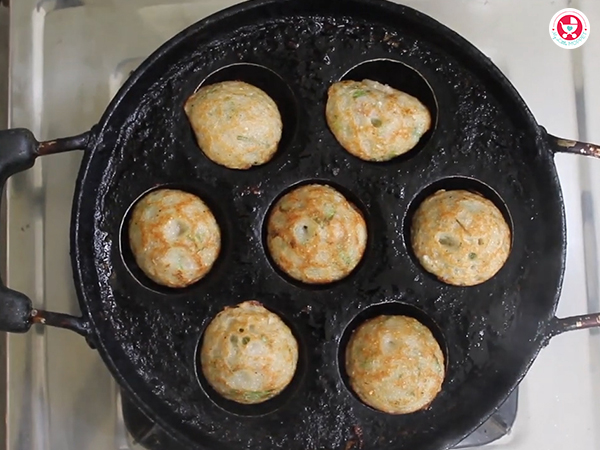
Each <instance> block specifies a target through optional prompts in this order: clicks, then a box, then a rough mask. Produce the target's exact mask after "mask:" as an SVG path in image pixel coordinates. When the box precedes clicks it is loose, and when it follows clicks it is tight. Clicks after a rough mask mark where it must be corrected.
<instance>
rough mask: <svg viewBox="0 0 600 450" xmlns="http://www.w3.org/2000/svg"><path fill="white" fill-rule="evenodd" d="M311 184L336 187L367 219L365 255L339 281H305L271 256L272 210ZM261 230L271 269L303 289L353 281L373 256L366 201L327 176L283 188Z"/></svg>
mask: <svg viewBox="0 0 600 450" xmlns="http://www.w3.org/2000/svg"><path fill="white" fill-rule="evenodd" d="M310 184H319V185H323V186H329V187H331V188H333V189H335V190H336V191H338V192H339V193H340V194H342V195H343V196H344V197H345V198H346V200H347V201H348V202H350V203H351V204H352V205H354V207H355V208H356V209H357V210H358V211H359V212H360V214H361V215H362V217H363V219H364V221H365V224H366V227H367V243H366V246H365V251H364V252H363V255H362V257H361V259H360V261H359V262H358V264H357V265H356V267H354V269H352V270H351V271H350V273H349V274H348V275H346V276H345V277H344V278H342V279H340V280H337V281H332V282H330V283H314V284H312V283H305V282H303V281H300V280H297V279H295V278H293V277H292V276H291V275H288V274H287V273H286V272H284V271H283V270H282V269H281V268H280V267H279V266H278V265H277V263H276V262H275V261H274V260H273V257H272V256H271V252H270V251H269V246H268V244H267V240H268V226H269V218H270V217H271V212H272V211H273V208H275V206H276V205H277V203H278V202H279V200H281V198H283V196H285V195H286V194H289V193H290V192H292V191H293V190H295V189H298V188H300V187H302V186H306V185H310ZM261 230H262V231H261V243H262V251H263V255H264V257H265V258H266V259H267V261H268V262H269V265H270V267H271V270H272V271H273V272H275V273H276V274H277V275H278V276H279V277H280V278H281V279H283V280H284V281H286V282H287V283H289V284H291V285H293V286H296V287H298V288H301V289H306V290H313V291H315V290H328V289H334V288H336V287H338V286H339V285H340V284H342V283H349V282H350V283H351V282H352V280H353V279H354V277H355V276H356V275H357V274H358V273H359V272H360V271H361V269H362V267H363V266H364V265H365V261H366V260H367V259H369V256H371V253H372V251H371V248H372V247H373V238H372V236H371V230H372V225H371V218H370V215H369V210H368V208H367V207H366V205H365V203H364V202H363V201H362V200H361V199H360V198H359V197H358V196H357V195H356V194H355V193H354V192H353V191H352V190H351V189H350V188H348V187H346V186H344V185H342V184H340V183H338V182H336V181H333V180H330V179H327V178H323V177H315V178H306V179H303V180H297V181H294V182H292V183H291V184H289V185H288V186H287V187H286V188H284V189H283V190H281V191H280V192H279V193H278V194H277V195H276V196H275V197H274V198H273V199H272V200H271V201H270V202H269V206H268V208H266V212H265V213H264V214H263V216H262V223H261Z"/></svg>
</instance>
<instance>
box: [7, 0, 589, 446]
mask: <svg viewBox="0 0 600 450" xmlns="http://www.w3.org/2000/svg"><path fill="white" fill-rule="evenodd" d="M369 61H370V62H369ZM363 63H364V64H363ZM353 68H354V69H353ZM350 69H352V70H351V71H350V73H347V72H348V71H349V70H350ZM344 76H346V77H348V78H353V79H361V78H371V79H375V80H379V81H382V82H384V83H388V84H391V85H392V86H393V87H396V88H398V89H401V90H404V91H407V92H409V93H411V94H413V95H416V96H417V97H419V98H420V99H421V100H422V101H423V102H424V103H425V104H426V105H427V106H428V107H429V108H430V110H431V111H432V113H433V114H434V117H435V123H436V125H435V128H434V129H433V130H432V131H431V132H430V133H429V134H428V135H426V136H425V137H424V138H423V140H422V142H421V143H420V145H419V146H418V148H416V149H414V150H413V151H411V152H410V153H409V154H407V155H405V156H403V157H400V158H397V159H395V160H393V161H391V162H388V163H380V164H375V163H366V162H364V161H361V160H359V159H357V158H354V157H353V156H351V155H350V154H348V153H347V152H346V151H344V150H343V149H342V148H341V147H340V145H339V144H338V143H337V142H336V140H335V139H334V137H333V135H332V134H331V132H330V131H329V130H328V128H327V126H326V123H325V116H324V110H325V101H326V92H327V88H328V87H329V86H330V85H331V83H333V82H335V81H337V80H339V79H340V78H342V77H344ZM207 78H208V79H207ZM224 79H241V80H245V81H248V82H250V83H253V84H256V85H257V86H259V87H261V88H263V89H264V90H266V92H267V93H269V94H270V95H271V96H272V97H273V98H274V99H275V100H276V101H277V103H278V105H279V108H280V109H281V111H282V115H283V121H284V137H283V140H282V145H281V148H280V149H279V151H278V153H277V155H276V157H275V158H274V159H273V160H272V161H271V162H270V163H268V164H266V165H264V166H261V167H257V168H253V169H251V170H248V171H234V170H228V169H225V168H223V167H221V166H217V165H215V164H213V163H212V162H210V161H209V160H208V159H207V158H206V157H204V155H203V154H202V152H201V151H200V150H199V149H198V147H197V145H196V144H195V140H194V137H193V133H192V131H191V129H190V126H189V124H188V121H187V119H186V117H185V115H184V111H183V108H182V105H183V103H184V101H185V100H186V98H187V97H188V96H189V95H190V94H192V93H193V92H194V90H195V89H196V88H197V87H198V86H199V85H200V84H201V83H211V82H214V81H219V80H224ZM0 148H1V149H2V154H1V155H0V174H1V175H2V180H1V181H2V183H3V184H4V181H5V180H6V178H7V177H8V176H10V175H12V174H13V173H15V172H18V171H21V170H24V169H27V168H29V167H31V165H32V164H33V161H34V159H35V158H36V157H37V156H40V155H45V154H50V153H56V152H61V151H67V150H73V149H84V150H85V153H84V158H83V162H82V166H81V170H80V173H79V178H78V180H77V186H76V190H75V199H74V204H73V215H72V225H71V231H72V234H71V236H72V242H71V245H72V248H71V254H72V261H73V271H74V274H75V285H76V288H77V293H78V297H79V301H80V305H81V310H82V317H78V318H76V317H70V316H67V315H63V314H57V313H51V312H47V311H41V310H34V309H32V305H31V301H30V300H29V299H28V298H27V297H26V296H24V295H23V294H21V293H18V292H15V291H12V290H10V289H8V288H5V287H3V288H2V291H1V292H0V294H1V299H2V302H1V303H0V313H1V317H0V329H3V330H6V331H16V332H22V331H26V330H28V329H29V327H30V325H31V324H32V323H45V324H48V325H54V326H59V327H64V328H69V329H72V330H74V331H77V332H78V333H80V334H82V335H84V336H85V337H86V338H87V339H88V341H89V343H90V345H92V346H93V347H95V348H97V349H98V351H99V352H100V354H101V356H102V357H103V359H104V361H105V362H106V364H107V366H108V367H109V369H110V370H111V371H112V373H113V375H114V376H115V378H116V379H117V380H118V381H119V383H120V384H121V386H122V387H123V388H124V389H125V390H126V391H127V393H128V395H129V396H130V397H131V398H132V399H133V400H134V402H135V403H136V404H137V405H138V406H139V407H140V408H141V409H142V410H143V411H144V412H145V413H146V414H148V415H149V416H150V417H151V418H153V419H154V420H156V421H157V423H158V424H160V425H161V426H162V427H164V428H165V430H167V432H169V433H170V434H171V435H173V436H174V437H175V438H176V439H178V440H179V441H180V442H181V444H182V445H183V446H186V447H189V448H219V449H221V448H226V449H241V448H253V449H256V448H260V449H263V450H268V449H276V448H277V449H286V450H288V449H303V450H304V449H321V448H327V449H345V448H350V446H351V445H355V446H357V448H358V447H362V448H364V449H379V450H383V449H397V450H400V449H419V450H434V449H442V448H446V447H449V446H451V445H453V444H455V443H456V442H458V441H459V440H460V439H461V438H463V437H464V436H465V435H467V434H468V433H469V432H470V431H472V430H473V429H475V428H476V427H477V426H478V425H479V424H481V423H482V422H483V421H484V420H485V419H486V418H487V417H488V416H489V415H490V414H491V413H492V412H493V411H494V409H495V408H496V407H498V406H499V405H500V404H501V403H502V402H503V400H504V399H506V397H507V396H508V394H509V393H510V392H511V390H512V389H513V388H514V387H515V386H516V385H517V383H518V382H519V381H520V380H521V378H522V377H523V376H524V374H525V372H526V371H527V369H528V367H529V366H530V364H531V363H532V361H533V359H534V358H535V356H536V355H537V353H538V351H539V350H540V349H541V348H542V347H543V346H544V345H545V344H546V343H547V342H548V340H549V338H550V337H552V336H554V335H556V334H558V333H561V332H563V331H567V330H572V329H576V328H587V327H592V326H599V325H600V315H598V314H596V315H589V316H582V317H576V318H568V319H558V318H556V317H555V316H554V312H555V309H556V305H557V302H558V298H559V293H560V287H561V282H562V277H563V270H564V264H565V245H566V240H565V239H566V235H565V215H564V210H563V202H562V196H561V190H560V186H559V184H558V178H557V174H556V171H555V167H554V161H553V158H554V154H555V153H556V152H570V153H578V154H584V155H592V156H599V155H600V149H599V148H598V147H595V146H592V145H589V144H583V143H578V142H568V141H563V140H560V139H557V138H555V137H553V136H550V135H548V134H547V133H546V131H545V130H544V129H543V128H542V127H540V126H539V125H538V124H537V123H536V122H535V120H534V118H533V117H532V115H531V113H530V112H529V110H528V109H527V107H526V105H525V104H524V103H523V100H522V99H521V98H520V97H519V96H518V94H517V92H516V91H515V90H514V88H513V87H512V86H511V85H510V84H509V82H508V81H507V80H506V78H505V77H504V76H503V75H502V74H501V73H500V72H499V70H498V69H497V68H496V67H495V66H494V65H493V64H492V63H491V62H490V60H489V59H488V58H486V57H485V56H484V55H482V54H481V53H480V52H479V51H477V50H476V49H475V48H474V47H473V46H472V45H470V44H469V43H468V42H466V41H465V40H464V39H462V38H460V37H459V36H457V35H456V34H455V33H453V32H452V31H450V30H449V29H447V28H445V27H444V26H442V25H441V24H439V23H438V22H436V21H434V20H432V19H431V18H429V17H427V16H425V15H423V14H421V13H419V12H417V11H414V10H412V9H410V8H407V7H403V6H398V5H395V4H392V3H387V2H384V1H380V0H347V1H331V2H327V1H322V0H310V1H306V0H304V1H302V2H299V1H296V0H281V1H277V0H257V1H251V2H248V3H244V4H241V5H238V6H235V7H233V8H231V9H228V10H225V11H222V12H219V13H218V14H216V15H214V16H211V17H209V18H207V19H205V20H202V21H201V22H198V23H197V24H195V25H193V26H192V27H190V28H188V29H187V30H185V31H183V32H182V33H180V34H179V35H177V36H176V37H175V38H173V39H172V40H170V41H169V42H168V43H166V44H165V45H164V46H163V47H161V48H160V49H159V50H158V51H156V52H155V53H154V54H153V55H152V56H151V57H150V58H149V59H148V60H147V61H146V62H144V63H143V64H142V65H141V66H140V68H139V69H138V70H136V71H135V73H134V74H133V75H132V76H131V77H130V79H129V80H128V81H127V82H126V84H125V85H124V86H123V88H122V89H121V90H120V92H119V93H118V94H117V96H116V97H115V99H114V100H113V101H112V103H111V104H110V106H109V107H108V110H107V111H106V113H105V114H104V116H103V117H102V119H101V121H100V123H99V124H98V125H97V126H95V127H94V128H93V129H92V130H90V131H89V132H87V133H84V134H83V135H80V136H76V137H72V138H66V139H59V140H56V141H49V142H42V143H38V142H36V141H35V139H34V138H33V136H32V135H31V133H29V132H27V131H25V130H8V131H5V132H2V133H1V134H0ZM308 181H311V182H314V181H318V182H323V183H328V184H331V185H333V186H334V187H337V188H338V189H340V190H341V191H342V192H343V193H345V194H346V195H347V196H348V197H349V198H350V199H351V200H353V201H354V202H355V203H356V204H357V205H358V206H359V207H360V208H361V209H362V210H363V212H364V214H365V217H366V219H367V223H368V227H369V244H368V249H367V251H366V254H365V257H364V260H363V262H362V263H361V264H360V266H359V267H358V268H357V270H355V272H354V273H352V274H351V275H350V276H349V277H348V278H347V279H345V280H343V281H340V282H338V283H334V284H332V285H327V286H322V287H310V286H306V285H302V284H298V283H295V282H291V281H290V280H289V279H287V278H286V277H285V276H283V275H282V274H280V273H279V272H278V271H277V270H275V269H274V267H273V265H272V264H271V262H270V261H269V258H268V256H267V255H266V253H265V246H264V236H263V233H264V231H263V230H264V222H265V218H266V215H267V212H268V210H269V208H270V206H271V205H272V204H273V202H274V201H275V200H276V199H277V198H278V197H279V196H280V195H281V194H282V193H283V192H285V191H286V190H287V189H289V188H290V187H292V186H294V185H296V184H298V183H305V182H308ZM164 186H177V187H180V188H183V189H186V190H189V191H191V192H194V193H197V194H199V195H200V196H201V197H202V198H203V199H205V201H206V202H207V203H208V204H209V205H210V206H211V207H212V209H213V211H214V212H215V214H216V217H217V219H218V221H219V223H220V225H221V228H222V231H223V239H224V241H223V251H222V255H221V256H220V258H219V260H218V263H217V264H216V266H215V267H214V269H213V270H212V272H211V273H210V274H209V275H208V276H207V277H206V279H204V280H202V281H200V282H198V283H197V284H195V285H193V286H191V287H189V288H186V289H183V290H181V291H179V290H172V289H165V288H161V287H159V286H157V285H155V284H153V283H152V282H150V280H148V279H147V278H146V277H144V276H143V275H142V274H141V273H140V271H139V269H138V268H137V267H136V265H135V263H134V262H133V259H132V257H131V255H130V253H129V250H128V246H127V240H126V234H125V233H124V232H123V229H124V228H126V227H125V225H124V224H126V223H127V222H126V220H127V214H128V211H129V210H130V208H131V206H132V205H133V204H134V203H135V201H136V200H137V199H138V198H139V197H140V196H142V195H143V194H144V193H147V192H148V191H149V190H151V189H155V188H158V187H164ZM439 188H467V189H473V190H476V191H479V192H481V193H483V194H484V195H486V196H487V197H488V198H490V199H491V200H493V201H494V202H495V203H496V204H497V205H498V206H499V207H500V209H501V210H502V211H503V212H504V214H505V216H506V218H507V219H508V220H509V223H510V224H511V227H512V231H513V236H514V241H513V249H512V252H511V254H510V257H509V259H508V261H507V263H506V265H505V266H504V267H503V268H502V270H501V271H500V272H499V273H498V274H497V275H496V276H495V277H494V278H493V279H491V280H490V281H488V282H486V283H483V284H481V285H478V286H475V287H454V286H449V285H446V284H444V283H442V282H439V281H437V280H436V279H434V278H433V277H431V276H430V275H428V274H427V273H425V271H424V270H423V269H422V268H421V267H420V265H419V264H418V263H417V262H416V260H415V258H414V257H413V255H412V254H411V250H410V248H409V247H410V245H409V241H408V227H409V223H410V219H411V214H412V212H413V211H414V208H415V207H416V206H417V205H418V203H419V202H420V201H421V200H422V199H423V198H424V197H425V196H426V195H427V194H429V193H432V192H433V191H434V190H436V189H439ZM246 299H258V300H260V301H261V302H263V303H264V304H265V305H266V307H268V308H270V309H272V310H273V311H275V312H277V313H278V314H280V315H281V316H282V317H283V319H284V320H285V321H286V322H287V323H288V324H289V325H290V326H291V328H292V330H293V331H294V333H295V334H296V336H297V339H298V342H299V345H300V361H299V366H298V371H297V374H296V376H295V378H294V380H293V381H292V383H291V385H290V386H289V387H288V388H287V389H286V390H285V391H284V392H283V393H282V394H281V395H280V396H278V397H277V398H275V399H273V400H270V401H269V402H266V403H264V404H261V405H257V406H241V405H237V404H234V403H231V402H227V401H224V400H222V399H221V398H220V397H219V396H218V395H216V394H215V393H214V392H212V390H211V389H210V388H209V387H208V386H206V383H205V381H204V380H203V378H202V375H201V371H199V370H197V367H196V348H197V345H198V343H199V341H200V339H201V336H202V331H203V329H204V328H205V326H206V325H207V323H208V322H209V321H210V320H211V319H212V318H213V317H214V316H215V315H216V314H217V312H219V311H220V310H221V309H222V308H223V307H224V306H225V305H230V304H235V303H238V302H240V301H242V300H246ZM389 312H392V313H404V314H411V315H414V316H416V317H417V318H420V319H421V320H423V321H424V323H426V324H427V325H429V326H430V327H431V328H432V330H433V331H434V333H435V334H436V336H437V337H438V339H439V340H440V342H441V343H442V346H443V347H444V349H445V353H446V357H447V361H448V363H447V373H446V379H445V382H444V385H443V390H442V392H441V393H440V394H439V396H438V397H437V398H436V399H435V401H434V402H433V403H432V404H431V406H430V407H429V408H428V409H426V410H424V411H420V412H417V413H414V414H408V415H399V416H393V415H388V414H384V413H381V412H378V411H375V410H373V409H371V408H369V407H367V406H365V405H364V404H363V403H361V402H360V401H359V400H358V399H357V398H356V397H355V396H354V395H353V394H352V393H351V392H350V390H349V389H348V386H347V384H346V381H345V374H344V371H343V364H344V361H343V353H344V345H345V342H346V341H347V338H348V336H349V334H350V332H351V331H352V330H353V329H354V327H356V325H358V324H359V323H360V322H361V321H362V320H364V319H365V318H367V317H369V316H373V315H377V314H382V313H389Z"/></svg>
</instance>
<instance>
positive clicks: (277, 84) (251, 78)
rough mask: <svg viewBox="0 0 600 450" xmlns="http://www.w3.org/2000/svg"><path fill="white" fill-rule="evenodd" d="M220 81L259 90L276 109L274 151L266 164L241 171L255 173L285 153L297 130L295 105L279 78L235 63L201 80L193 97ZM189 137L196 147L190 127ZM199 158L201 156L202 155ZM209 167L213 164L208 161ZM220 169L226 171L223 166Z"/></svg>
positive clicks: (266, 70) (259, 68) (253, 66)
mask: <svg viewBox="0 0 600 450" xmlns="http://www.w3.org/2000/svg"><path fill="white" fill-rule="evenodd" d="M223 81H243V82H245V83H248V84H251V85H253V86H256V87H257V88H259V89H262V90H263V91H264V92H265V93H266V94H267V95H268V96H269V97H271V99H272V100H273V101H274V102H275V104H276V105H277V108H278V109H279V114H280V115H281V121H282V124H283V127H282V133H281V140H280V141H279V145H278V147H277V151H276V152H275V154H274V155H273V157H272V158H271V160H269V161H268V162H266V163H264V164H260V165H256V166H252V167H250V168H248V169H245V170H257V169H260V168H261V167H263V166H265V165H267V164H270V163H272V162H273V161H276V160H278V159H280V158H281V156H282V154H283V153H285V151H286V149H287V148H288V147H289V146H290V144H291V143H292V141H293V139H294V136H295V134H296V130H297V128H298V104H297V102H296V97H295V95H294V93H293V91H292V89H291V88H290V86H289V85H288V84H287V83H286V81H285V80H284V79H283V78H282V77H281V76H279V74H277V73H276V72H275V71H273V70H271V69H269V68H268V67H265V66H261V65H259V64H253V63H235V64H231V65H228V66H224V67H221V68H219V69H217V70H215V71H214V72H212V73H211V74H210V75H208V76H207V77H206V78H205V79H204V80H202V82H201V83H200V84H199V85H198V87H197V88H196V90H195V91H194V93H195V92H197V91H198V90H199V89H200V88H202V87H205V86H209V85H211V84H216V83H221V82H223ZM190 133H191V135H192V139H193V141H194V144H195V145H197V144H196V138H195V137H194V136H193V135H194V133H193V130H192V128H191V126H190ZM202 154H203V155H204V153H202ZM207 159H209V158H207ZM209 161H210V159H209ZM211 163H213V164H216V163H214V162H213V161H211ZM220 167H223V168H224V169H227V167H225V166H220ZM230 170H237V169H230Z"/></svg>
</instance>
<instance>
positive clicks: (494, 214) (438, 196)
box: [411, 190, 511, 286]
mask: <svg viewBox="0 0 600 450" xmlns="http://www.w3.org/2000/svg"><path fill="white" fill-rule="evenodd" d="M411 242H412V247H413V250H414V252H415V255H416V257H417V258H418V260H419V262H420V263H421V265H422V266H423V267H424V268H425V270H427V271H428V272H430V273H432V274H434V275H435V276H437V277H438V278H439V279H440V280H442V281H444V282H446V283H448V284H453V285H457V286H473V285H476V284H479V283H483V282H484V281H487V280H489V279H490V278H492V277H493V276H494V275H495V274H496V273H497V272H498V271H499V270H500V269H501V268H502V266H503V265H504V263H505V262H506V260H507V259H508V255H509V254H510V249H511V232H510V228H509V226H508V224H507V223H506V220H505V219H504V216H503V215H502V213H501V212H500V210H499V209H498V208H497V207H496V205H494V203H492V202H491V201H490V200H488V199H486V198H485V197H483V196H481V195H480V194H477V193H474V192H470V191H465V190H453V191H444V190H440V191H438V192H436V193H435V194H433V195H432V196H430V197H428V198H427V199H425V201H424V202H423V203H421V205H419V207H418V209H417V210H416V212H415V215H414V217H413V220H412V226H411Z"/></svg>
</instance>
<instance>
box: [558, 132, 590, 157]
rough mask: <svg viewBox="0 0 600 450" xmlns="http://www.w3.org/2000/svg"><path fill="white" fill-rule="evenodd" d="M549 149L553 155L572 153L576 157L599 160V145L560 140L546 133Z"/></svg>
mask: <svg viewBox="0 0 600 450" xmlns="http://www.w3.org/2000/svg"><path fill="white" fill-rule="evenodd" d="M546 135H547V139H548V143H549V144H550V149H551V150H552V151H553V152H554V153H574V154H576V155H583V156H594V157H596V158H600V145H596V144H590V143H588V142H581V141H573V140H570V139H562V138H559V137H556V136H553V135H551V134H548V133H546Z"/></svg>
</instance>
